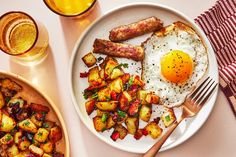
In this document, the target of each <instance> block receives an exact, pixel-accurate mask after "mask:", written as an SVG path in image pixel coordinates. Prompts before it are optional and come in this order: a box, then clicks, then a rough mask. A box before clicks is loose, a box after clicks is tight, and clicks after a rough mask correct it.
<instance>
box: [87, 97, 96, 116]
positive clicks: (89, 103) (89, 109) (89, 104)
mask: <svg viewBox="0 0 236 157" xmlns="http://www.w3.org/2000/svg"><path fill="white" fill-rule="evenodd" d="M94 106H95V100H89V101H87V102H86V103H85V108H86V112H87V114H88V115H90V114H91V113H92V112H93V111H94Z"/></svg>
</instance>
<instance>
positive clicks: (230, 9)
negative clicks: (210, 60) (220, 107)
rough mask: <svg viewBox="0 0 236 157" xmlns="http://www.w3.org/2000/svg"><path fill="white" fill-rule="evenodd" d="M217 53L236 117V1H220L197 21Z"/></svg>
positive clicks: (223, 88) (223, 89)
mask: <svg viewBox="0 0 236 157" xmlns="http://www.w3.org/2000/svg"><path fill="white" fill-rule="evenodd" d="M195 22H196V23H197V24H198V25H199V26H200V27H201V28H202V29H203V31H204V32H205V34H206V35H207V37H208V39H209V40H210V42H211V44H212V47H213V49H214V51H215V53H216V57H217V62H218V65H219V73H220V85H221V89H222V91H223V92H224V93H225V95H226V97H227V99H228V100H229V103H230V105H231V107H232V110H233V112H234V115H235V116H236V0H218V1H217V2H216V4H215V5H214V6H213V7H212V8H210V9H209V10H208V11H206V12H204V13H203V14H201V15H200V16H198V17H197V18H196V19H195Z"/></svg>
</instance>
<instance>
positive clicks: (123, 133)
mask: <svg viewBox="0 0 236 157" xmlns="http://www.w3.org/2000/svg"><path fill="white" fill-rule="evenodd" d="M114 131H117V132H119V134H120V136H119V138H120V139H121V140H122V139H124V138H125V136H126V135H127V133H128V131H127V129H126V128H125V127H124V126H123V125H121V124H117V125H116V126H115V128H114Z"/></svg>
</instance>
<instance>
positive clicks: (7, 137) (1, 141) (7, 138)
mask: <svg viewBox="0 0 236 157" xmlns="http://www.w3.org/2000/svg"><path fill="white" fill-rule="evenodd" d="M12 142H13V137H12V136H11V134H9V133H7V134H5V135H4V136H3V137H2V138H1V139H0V144H11V143H12Z"/></svg>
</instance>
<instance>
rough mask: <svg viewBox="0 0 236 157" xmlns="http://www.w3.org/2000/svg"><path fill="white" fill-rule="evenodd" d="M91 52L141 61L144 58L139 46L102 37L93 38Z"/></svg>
mask: <svg viewBox="0 0 236 157" xmlns="http://www.w3.org/2000/svg"><path fill="white" fill-rule="evenodd" d="M93 52H94V53H101V54H105V55H109V56H114V57H121V58H128V59H133V60H135V61H141V60H143V58H144V51H143V48H142V47H141V46H133V45H130V44H123V43H114V42H112V41H108V40H104V39H95V41H94V44H93Z"/></svg>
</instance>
